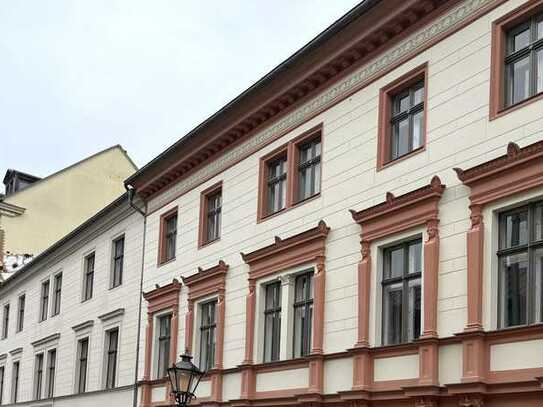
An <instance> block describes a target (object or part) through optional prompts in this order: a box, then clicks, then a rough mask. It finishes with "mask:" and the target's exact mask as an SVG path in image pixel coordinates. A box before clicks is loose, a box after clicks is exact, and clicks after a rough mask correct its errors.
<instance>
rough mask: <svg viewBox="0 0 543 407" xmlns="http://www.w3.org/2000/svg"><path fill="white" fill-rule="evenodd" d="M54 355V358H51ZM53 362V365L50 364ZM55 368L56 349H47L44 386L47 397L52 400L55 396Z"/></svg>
mask: <svg viewBox="0 0 543 407" xmlns="http://www.w3.org/2000/svg"><path fill="white" fill-rule="evenodd" d="M52 355H54V357H52ZM51 362H53V363H51ZM56 368H57V349H56V348H53V349H49V350H48V351H47V372H46V379H45V385H46V386H47V397H46V398H52V397H54V395H55V375H56Z"/></svg>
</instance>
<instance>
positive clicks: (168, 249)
mask: <svg viewBox="0 0 543 407" xmlns="http://www.w3.org/2000/svg"><path fill="white" fill-rule="evenodd" d="M176 241H177V208H174V209H173V210H171V211H169V212H167V213H166V214H164V215H162V218H161V220H160V244H159V246H160V247H159V264H160V263H165V262H167V261H170V260H173V259H175V246H176Z"/></svg>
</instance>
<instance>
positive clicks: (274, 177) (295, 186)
mask: <svg viewBox="0 0 543 407" xmlns="http://www.w3.org/2000/svg"><path fill="white" fill-rule="evenodd" d="M321 155H322V133H321V129H320V127H319V128H318V129H311V130H309V131H308V132H306V133H304V134H302V135H301V136H300V137H298V138H296V139H294V140H292V141H290V142H289V143H287V144H286V145H285V146H282V147H281V148H279V149H277V150H275V151H273V152H272V153H270V154H268V155H266V156H265V157H263V158H261V159H260V175H259V195H258V219H259V220H261V219H263V218H266V217H267V216H270V215H273V214H275V213H278V212H281V211H282V210H284V209H288V208H292V207H293V206H295V205H297V204H299V203H301V202H303V201H305V200H307V199H309V198H311V197H314V196H317V195H319V194H320V190H321V159H322V158H321Z"/></svg>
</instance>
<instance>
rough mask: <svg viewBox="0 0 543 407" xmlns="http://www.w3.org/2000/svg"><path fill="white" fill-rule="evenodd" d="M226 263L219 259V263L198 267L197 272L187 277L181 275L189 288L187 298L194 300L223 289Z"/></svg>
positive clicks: (226, 269)
mask: <svg viewBox="0 0 543 407" xmlns="http://www.w3.org/2000/svg"><path fill="white" fill-rule="evenodd" d="M228 267H229V266H228V264H226V263H225V262H224V261H222V260H219V264H217V265H216V266H213V267H210V268H208V269H205V270H204V269H203V268H202V267H198V272H197V273H196V274H193V275H191V276H189V277H181V278H182V279H183V283H184V284H185V285H186V286H187V287H188V288H189V300H194V299H196V298H200V297H202V296H205V295H209V294H211V293H215V292H219V291H224V288H225V280H226V273H227V272H228Z"/></svg>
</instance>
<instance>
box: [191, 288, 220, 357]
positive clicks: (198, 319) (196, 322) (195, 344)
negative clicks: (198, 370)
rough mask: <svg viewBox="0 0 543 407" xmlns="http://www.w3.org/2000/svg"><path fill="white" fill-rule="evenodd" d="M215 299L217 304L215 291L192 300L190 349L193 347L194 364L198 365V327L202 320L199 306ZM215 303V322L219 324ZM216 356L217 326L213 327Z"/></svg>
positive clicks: (217, 299)
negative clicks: (192, 315) (192, 314)
mask: <svg viewBox="0 0 543 407" xmlns="http://www.w3.org/2000/svg"><path fill="white" fill-rule="evenodd" d="M211 301H216V302H217V304H218V302H219V297H218V295H217V294H216V293H214V294H210V295H207V296H205V297H201V298H198V300H197V301H194V311H193V312H194V317H193V321H194V322H193V333H194V334H193V335H192V336H193V338H192V349H193V352H192V353H193V355H194V362H193V363H194V364H195V365H196V366H200V337H201V335H200V327H201V322H202V311H201V306H202V304H205V303H208V302H211ZM217 304H216V305H215V322H216V325H218V324H219V315H218V310H219V308H218V306H217ZM216 357H217V328H215V358H216Z"/></svg>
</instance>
